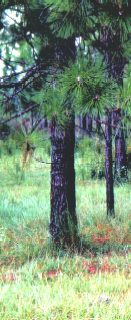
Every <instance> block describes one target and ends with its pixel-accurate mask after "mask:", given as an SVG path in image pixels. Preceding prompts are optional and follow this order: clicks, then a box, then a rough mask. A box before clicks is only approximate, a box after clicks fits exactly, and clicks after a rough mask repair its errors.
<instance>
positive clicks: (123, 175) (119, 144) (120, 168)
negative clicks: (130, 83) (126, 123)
mask: <svg viewBox="0 0 131 320" xmlns="http://www.w3.org/2000/svg"><path fill="white" fill-rule="evenodd" d="M98 47H99V48H100V50H101V51H102V53H103V54H104V58H105V61H106V64H107V67H108V74H109V77H112V78H113V79H114V80H115V81H116V82H117V83H118V84H119V85H120V86H122V85H123V73H124V67H125V64H126V63H127V60H126V58H125V57H124V54H123V48H122V46H121V38H120V33H119V29H118V30H115V32H114V33H113V31H112V30H111V29H110V28H106V27H105V28H103V32H102V37H101V41H100V43H99V44H98ZM114 113H115V112H114ZM114 116H115V115H114ZM115 118H117V126H119V127H120V128H119V130H118V129H117V128H116V131H115V148H116V151H115V168H116V170H115V179H116V180H117V181H118V177H119V181H120V182H121V181H126V180H127V179H128V174H127V161H126V158H127V154H126V143H125V136H124V132H123V129H122V128H121V127H122V122H121V117H119V118H118V114H117V111H116V116H115Z"/></svg>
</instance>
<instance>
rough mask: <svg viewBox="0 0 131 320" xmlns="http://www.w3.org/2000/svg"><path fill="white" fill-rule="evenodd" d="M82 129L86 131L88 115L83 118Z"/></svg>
mask: <svg viewBox="0 0 131 320" xmlns="http://www.w3.org/2000/svg"><path fill="white" fill-rule="evenodd" d="M82 129H83V130H86V115H85V116H83V117H82Z"/></svg>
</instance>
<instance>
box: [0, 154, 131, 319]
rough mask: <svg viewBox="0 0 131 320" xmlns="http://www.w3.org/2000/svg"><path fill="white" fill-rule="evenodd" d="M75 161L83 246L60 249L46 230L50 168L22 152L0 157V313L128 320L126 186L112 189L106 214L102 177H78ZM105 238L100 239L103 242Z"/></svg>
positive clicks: (129, 203)
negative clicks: (25, 163) (112, 210)
mask: <svg viewBox="0 0 131 320" xmlns="http://www.w3.org/2000/svg"><path fill="white" fill-rule="evenodd" d="M80 178H81V175H79V170H78V167H77V163H76V186H77V188H76V192H77V215H78V221H79V234H80V237H81V243H82V246H83V243H84V244H86V246H85V247H84V248H85V249H84V250H82V251H81V252H79V253H78V252H77V250H76V251H75V252H71V251H62V250H60V251H57V250H56V249H55V248H53V246H52V244H51V241H50V237H49V233H48V224H49V214H50V209H49V207H50V199H49V195H50V193H49V187H50V186H49V184H50V168H49V166H47V165H43V164H39V163H36V162H35V161H33V162H32V163H31V166H30V167H29V168H28V169H27V170H26V171H25V173H24V172H22V170H21V168H20V160H19V154H17V155H16V156H15V157H7V156H6V155H5V156H3V157H2V158H1V161H0V181H1V184H0V319H2V320H37V319H39V320H43V319H45V320H47V319H50V320H55V319H56V320H65V319H74V320H75V319H76V320H81V319H82V320H92V319H95V320H114V319H115V320H118V319H119V320H129V319H130V314H131V308H130V294H131V287H130V282H131V272H130V267H131V261H130V258H131V254H130V243H131V239H130V230H131V221H130V218H131V211H130V208H131V188H130V184H125V185H123V186H120V187H116V188H115V200H116V201H115V203H116V206H115V207H116V219H113V220H112V221H110V220H107V218H106V201H105V182H104V181H101V182H99V181H95V180H94V181H91V180H90V181H83V180H81V179H80ZM101 241H102V242H101Z"/></svg>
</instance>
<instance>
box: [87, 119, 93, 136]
mask: <svg viewBox="0 0 131 320" xmlns="http://www.w3.org/2000/svg"><path fill="white" fill-rule="evenodd" d="M86 128H87V131H88V135H89V136H91V134H92V116H91V115H90V114H87V116H86Z"/></svg>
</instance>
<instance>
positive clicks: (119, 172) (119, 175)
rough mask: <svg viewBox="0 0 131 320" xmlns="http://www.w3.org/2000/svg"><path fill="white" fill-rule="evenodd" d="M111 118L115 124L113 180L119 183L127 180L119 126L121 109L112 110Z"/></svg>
mask: <svg viewBox="0 0 131 320" xmlns="http://www.w3.org/2000/svg"><path fill="white" fill-rule="evenodd" d="M113 120H114V124H115V126H116V130H115V180H116V181H117V182H118V183H120V182H121V181H122V182H124V181H127V179H128V174H127V155H126V145H125V137H124V130H123V128H120V125H122V124H121V110H120V109H118V110H116V111H115V112H113Z"/></svg>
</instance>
